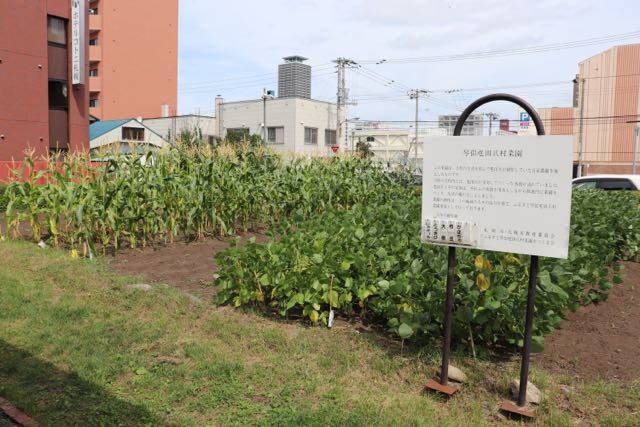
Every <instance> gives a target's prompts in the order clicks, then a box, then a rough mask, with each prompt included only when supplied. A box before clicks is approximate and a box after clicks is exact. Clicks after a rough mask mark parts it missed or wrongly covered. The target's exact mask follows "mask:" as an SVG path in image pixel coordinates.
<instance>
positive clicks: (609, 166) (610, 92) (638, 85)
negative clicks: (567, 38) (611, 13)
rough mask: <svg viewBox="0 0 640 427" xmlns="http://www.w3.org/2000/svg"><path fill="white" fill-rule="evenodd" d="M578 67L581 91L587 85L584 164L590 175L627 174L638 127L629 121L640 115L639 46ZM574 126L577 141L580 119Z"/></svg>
mask: <svg viewBox="0 0 640 427" xmlns="http://www.w3.org/2000/svg"><path fill="white" fill-rule="evenodd" d="M579 68H580V76H579V77H580V84H581V88H580V89H581V90H582V89H583V87H582V85H584V117H585V119H584V131H583V132H584V133H583V141H584V142H583V153H584V155H583V159H584V162H585V163H586V164H587V165H589V168H588V169H589V172H590V173H595V171H596V170H597V171H598V172H616V173H622V172H628V171H630V170H631V169H630V164H631V159H632V153H631V151H632V145H633V137H634V136H633V129H634V127H635V126H634V125H633V124H630V123H627V121H629V120H634V119H635V120H637V117H638V114H639V113H640V44H632V45H625V46H616V47H613V48H611V49H609V50H606V51H604V52H602V53H600V54H598V55H596V56H593V57H591V58H589V59H587V60H585V61H583V62H582V63H580V66H579ZM578 117H580V106H578V108H577V109H576V118H578ZM575 127H576V128H575V133H576V140H578V134H579V120H576V121H575ZM627 169H628V170H627Z"/></svg>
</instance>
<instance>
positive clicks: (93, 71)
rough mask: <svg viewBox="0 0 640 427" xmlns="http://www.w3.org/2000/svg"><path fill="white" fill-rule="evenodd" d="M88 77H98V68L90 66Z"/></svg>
mask: <svg viewBox="0 0 640 427" xmlns="http://www.w3.org/2000/svg"><path fill="white" fill-rule="evenodd" d="M89 77H98V69H97V68H92V69H90V70H89Z"/></svg>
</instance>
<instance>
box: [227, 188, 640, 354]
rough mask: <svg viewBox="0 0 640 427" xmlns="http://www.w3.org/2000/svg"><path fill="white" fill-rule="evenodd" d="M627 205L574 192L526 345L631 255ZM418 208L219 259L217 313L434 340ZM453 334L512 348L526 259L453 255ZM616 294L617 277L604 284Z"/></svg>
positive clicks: (435, 303)
mask: <svg viewBox="0 0 640 427" xmlns="http://www.w3.org/2000/svg"><path fill="white" fill-rule="evenodd" d="M638 204H639V199H638V197H637V196H636V195H635V194H632V193H623V192H602V191H599V190H580V191H576V192H575V194H574V197H573V211H572V226H571V243H570V252H569V259H567V260H555V259H545V258H543V259H541V269H540V274H539V292H538V294H537V300H536V321H535V338H534V343H535V344H536V346H537V347H540V346H541V344H542V336H543V335H544V334H545V333H548V332H550V331H552V330H553V329H554V328H555V327H557V326H558V323H559V322H560V320H561V318H562V316H563V314H564V313H565V311H566V310H567V309H571V310H575V309H576V308H577V307H578V305H579V304H585V303H589V302H591V301H594V300H599V299H603V298H606V295H607V291H608V290H609V289H610V288H611V286H612V283H611V282H610V280H609V278H610V277H611V275H610V274H609V273H610V271H609V270H610V269H609V267H610V266H615V265H616V264H615V262H616V261H618V260H621V259H624V258H626V257H629V256H631V255H632V254H635V253H637V252H638V250H639V249H638V248H639V245H640V209H639V208H638ZM419 228H420V200H419V198H417V197H409V198H400V199H399V200H396V201H394V202H391V203H387V204H381V205H377V206H373V205H369V206H365V205H356V206H354V207H353V208H351V209H349V210H344V211H329V212H327V213H325V214H323V215H321V216H319V217H317V218H314V219H311V220H309V221H306V222H304V223H302V224H299V225H297V226H295V227H290V228H289V229H286V230H281V234H280V236H281V237H279V238H271V239H270V240H269V241H268V242H266V243H264V244H256V243H249V244H247V245H244V246H242V247H232V248H230V249H228V250H227V251H225V252H222V253H220V254H219V255H218V257H217V261H218V264H219V266H220V270H219V271H218V274H219V277H218V278H217V280H216V281H215V284H216V285H217V286H218V287H219V289H220V292H219V294H218V302H219V303H228V304H232V305H234V306H245V305H251V306H258V307H262V308H264V309H265V310H270V311H275V312H277V313H279V314H280V315H283V316H285V315H293V316H295V315H299V316H305V317H306V318H307V319H308V320H309V321H311V322H314V323H316V322H317V323H326V321H327V317H328V314H329V310H330V308H333V309H335V310H338V311H339V312H340V313H343V314H345V315H347V316H355V315H358V316H361V317H364V318H366V319H368V320H369V321H371V322H374V323H377V324H380V325H384V326H385V327H387V328H388V329H389V330H390V331H392V332H395V333H397V334H398V335H399V336H401V337H402V338H408V337H410V336H414V337H416V336H424V335H426V336H434V335H436V334H439V333H440V327H441V323H442V304H443V300H444V291H445V278H446V269H447V253H446V248H442V247H435V246H430V245H424V244H421V243H420V239H419V236H420V233H419ZM458 254H459V256H458V268H457V275H458V284H457V287H456V296H455V319H454V333H455V335H456V336H457V338H458V339H459V340H462V341H467V340H468V339H469V337H470V336H471V335H472V336H473V337H474V339H475V343H476V344H485V345H491V344H509V345H514V346H519V345H521V344H522V337H523V329H524V328H523V317H524V310H525V300H526V291H527V276H528V272H527V266H528V257H526V256H517V255H512V254H504V253H496V252H486V253H483V252H480V251H474V250H460V251H458ZM612 280H613V281H615V282H620V280H621V279H620V277H619V276H618V275H617V274H616V275H615V276H614V278H613V279H612Z"/></svg>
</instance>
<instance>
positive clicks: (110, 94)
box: [89, 0, 178, 120]
mask: <svg viewBox="0 0 640 427" xmlns="http://www.w3.org/2000/svg"><path fill="white" fill-rule="evenodd" d="M89 30H90V36H89V61H90V66H89V89H90V97H89V113H90V114H91V115H92V116H95V117H97V118H99V119H100V120H111V119H122V118H127V117H140V116H142V117H158V116H169V115H175V114H176V113H177V111H176V109H177V103H178V101H177V99H178V0H162V1H154V0H135V1H132V0H90V2H89Z"/></svg>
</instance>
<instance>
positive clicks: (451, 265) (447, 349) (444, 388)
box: [429, 93, 545, 416]
mask: <svg viewBox="0 0 640 427" xmlns="http://www.w3.org/2000/svg"><path fill="white" fill-rule="evenodd" d="M494 101H507V102H511V103H514V104H516V105H518V106H520V107H521V108H522V109H523V110H525V111H526V112H527V113H528V114H529V116H530V117H531V118H532V119H533V123H534V124H535V126H536V131H537V133H538V135H545V130H544V126H543V124H542V120H541V119H540V116H539V115H538V113H537V112H536V110H535V109H534V108H533V107H532V106H531V105H530V104H529V103H528V102H526V101H525V100H524V99H522V98H519V97H517V96H514V95H510V94H506V93H497V94H493V95H487V96H483V97H482V98H479V99H478V100H476V101H475V102H473V103H471V104H470V105H469V106H468V107H467V108H466V109H465V110H464V111H463V112H462V114H461V115H460V118H459V119H458V121H457V123H456V126H455V128H454V131H453V136H460V135H461V134H462V128H463V126H464V124H465V122H466V121H467V119H468V118H469V116H470V115H471V114H472V113H473V112H474V111H475V110H476V109H478V108H479V107H481V106H483V105H485V104H488V103H490V102H494ZM538 261H539V258H538V256H536V255H532V256H531V262H530V265H529V288H528V292H527V309H526V314H525V333H524V335H525V336H524V345H523V347H522V364H521V368H520V390H519V393H518V401H517V405H518V406H517V407H514V406H513V404H510V403H509V402H505V403H504V404H503V405H502V406H501V409H503V410H506V411H508V412H515V413H518V414H520V415H526V416H532V414H530V413H528V412H527V411H525V410H524V409H523V408H524V406H525V405H526V396H527V382H528V377H529V360H530V357H531V337H532V333H533V314H534V304H535V296H536V286H537V278H538ZM455 269H456V248H455V247H454V246H449V254H448V266H447V291H446V298H445V304H444V325H443V326H444V327H443V340H442V364H441V367H440V378H439V380H440V381H439V384H437V385H436V387H429V388H432V389H434V390H437V391H440V392H444V393H446V394H449V395H451V394H453V393H454V392H455V391H456V389H455V388H453V387H450V386H449V385H448V376H449V359H450V354H451V322H452V316H453V300H454V292H453V291H454V287H455Z"/></svg>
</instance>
